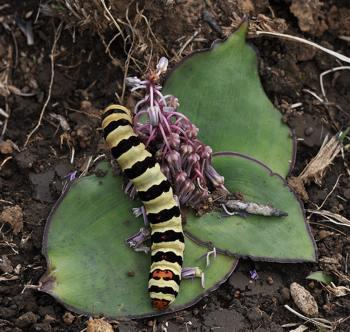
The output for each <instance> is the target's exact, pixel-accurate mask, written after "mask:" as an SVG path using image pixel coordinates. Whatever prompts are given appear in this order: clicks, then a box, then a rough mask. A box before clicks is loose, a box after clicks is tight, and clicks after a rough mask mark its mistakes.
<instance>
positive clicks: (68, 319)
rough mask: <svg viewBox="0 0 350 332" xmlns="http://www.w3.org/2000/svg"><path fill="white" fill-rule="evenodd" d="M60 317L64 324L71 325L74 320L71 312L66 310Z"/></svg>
mask: <svg viewBox="0 0 350 332" xmlns="http://www.w3.org/2000/svg"><path fill="white" fill-rule="evenodd" d="M62 319H63V321H64V323H65V324H66V325H71V324H72V323H73V322H74V319H75V316H74V315H73V314H71V313H70V312H69V311H67V312H65V314H64V315H63V317H62Z"/></svg>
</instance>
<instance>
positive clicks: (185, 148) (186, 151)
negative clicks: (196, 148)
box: [180, 143, 193, 156]
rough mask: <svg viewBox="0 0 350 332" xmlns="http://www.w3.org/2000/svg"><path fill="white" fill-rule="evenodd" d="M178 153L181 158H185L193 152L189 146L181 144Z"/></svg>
mask: <svg viewBox="0 0 350 332" xmlns="http://www.w3.org/2000/svg"><path fill="white" fill-rule="evenodd" d="M180 151H181V154H182V155H183V156H186V155H188V154H190V153H192V152H193V147H192V145H190V144H186V143H185V144H181V146H180Z"/></svg>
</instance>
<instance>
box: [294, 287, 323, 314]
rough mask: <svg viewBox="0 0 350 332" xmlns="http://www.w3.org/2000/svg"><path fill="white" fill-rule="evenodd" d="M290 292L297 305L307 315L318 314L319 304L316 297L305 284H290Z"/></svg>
mask: <svg viewBox="0 0 350 332" xmlns="http://www.w3.org/2000/svg"><path fill="white" fill-rule="evenodd" d="M290 294H291V296H292V298H293V301H294V303H295V304H296V306H297V307H298V308H299V309H300V310H301V311H302V312H303V313H304V314H305V315H307V316H310V317H313V316H316V315H317V314H318V305H317V302H316V300H315V298H314V297H313V296H312V295H311V294H310V292H309V291H308V290H306V289H305V288H304V287H303V286H301V285H299V284H298V283H296V282H293V283H292V284H291V285H290Z"/></svg>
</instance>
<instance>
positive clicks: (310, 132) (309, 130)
mask: <svg viewBox="0 0 350 332" xmlns="http://www.w3.org/2000/svg"><path fill="white" fill-rule="evenodd" d="M313 132H314V128H312V127H307V128H305V130H304V134H305V136H311V135H312V134H313Z"/></svg>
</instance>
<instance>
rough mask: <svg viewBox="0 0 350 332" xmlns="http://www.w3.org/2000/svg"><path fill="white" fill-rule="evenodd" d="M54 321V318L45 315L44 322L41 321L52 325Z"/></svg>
mask: <svg viewBox="0 0 350 332" xmlns="http://www.w3.org/2000/svg"><path fill="white" fill-rule="evenodd" d="M55 321H56V318H55V317H52V316H50V315H45V317H44V320H43V322H44V323H48V324H50V323H53V322H55Z"/></svg>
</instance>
